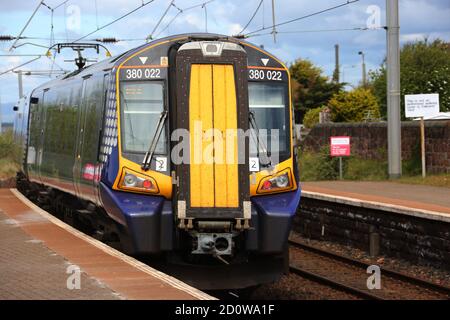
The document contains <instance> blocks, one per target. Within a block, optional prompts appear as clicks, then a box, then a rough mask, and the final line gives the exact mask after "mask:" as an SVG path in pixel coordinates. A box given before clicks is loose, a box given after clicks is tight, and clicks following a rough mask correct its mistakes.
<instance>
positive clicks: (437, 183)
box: [395, 173, 450, 188]
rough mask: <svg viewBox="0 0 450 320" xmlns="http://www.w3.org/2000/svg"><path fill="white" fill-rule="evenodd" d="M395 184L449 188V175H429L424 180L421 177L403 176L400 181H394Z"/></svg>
mask: <svg viewBox="0 0 450 320" xmlns="http://www.w3.org/2000/svg"><path fill="white" fill-rule="evenodd" d="M395 182H399V183H407V184H421V185H427V186H434V187H444V188H450V174H449V173H447V174H435V175H429V176H427V177H425V178H422V176H421V175H419V176H410V177H408V176H403V177H401V178H400V179H398V180H396V181H395Z"/></svg>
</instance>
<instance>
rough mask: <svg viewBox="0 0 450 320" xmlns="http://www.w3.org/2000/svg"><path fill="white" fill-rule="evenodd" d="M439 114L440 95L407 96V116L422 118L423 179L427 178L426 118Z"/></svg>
mask: <svg viewBox="0 0 450 320" xmlns="http://www.w3.org/2000/svg"><path fill="white" fill-rule="evenodd" d="M438 113H439V94H438V93H430V94H407V95H405V116H406V117H407V118H415V117H419V118H420V152H421V159H422V177H423V178H425V177H426V162H425V161H426V160H425V159H426V158H425V121H424V117H428V116H434V115H436V114H438Z"/></svg>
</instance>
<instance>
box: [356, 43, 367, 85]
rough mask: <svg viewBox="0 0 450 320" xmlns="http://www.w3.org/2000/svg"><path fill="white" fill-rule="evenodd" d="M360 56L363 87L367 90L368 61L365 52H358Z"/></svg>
mask: <svg viewBox="0 0 450 320" xmlns="http://www.w3.org/2000/svg"><path fill="white" fill-rule="evenodd" d="M358 54H360V55H361V56H362V65H361V68H362V85H363V87H364V88H366V85H367V81H366V61H365V59H364V52H362V51H360V52H358Z"/></svg>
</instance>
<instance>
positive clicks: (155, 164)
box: [100, 39, 300, 288]
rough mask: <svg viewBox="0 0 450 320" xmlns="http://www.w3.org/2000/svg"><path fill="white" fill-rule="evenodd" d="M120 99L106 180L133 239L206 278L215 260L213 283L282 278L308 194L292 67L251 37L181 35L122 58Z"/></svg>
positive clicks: (137, 249)
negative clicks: (303, 194)
mask: <svg viewBox="0 0 450 320" xmlns="http://www.w3.org/2000/svg"><path fill="white" fill-rule="evenodd" d="M138 70H141V71H138ZM152 75H154V76H152ZM116 100H117V117H118V130H119V134H118V138H119V143H118V148H117V153H118V155H117V157H118V162H117V163H116V164H111V163H110V164H109V166H110V167H113V168H112V169H111V168H107V170H106V175H105V176H104V177H103V179H102V183H101V184H100V185H101V195H102V201H103V203H104V206H105V208H106V209H107V210H106V211H107V212H108V213H109V214H110V215H111V217H112V218H113V219H115V220H116V221H117V222H119V224H120V225H122V226H123V229H122V230H123V234H122V239H123V240H124V241H123V242H124V244H125V247H126V248H125V249H126V250H127V251H128V252H129V253H133V254H155V253H161V252H167V253H168V254H167V257H168V258H169V260H170V261H171V262H174V263H173V264H171V266H173V267H174V269H173V270H171V272H172V273H174V274H178V273H179V275H180V277H181V278H183V279H184V280H186V281H188V282H192V283H196V284H197V285H198V279H195V280H193V279H194V278H196V275H198V274H199V269H200V270H203V269H204V272H203V271H201V272H200V273H201V274H203V275H205V273H206V274H207V273H208V271H209V270H210V268H213V269H211V272H213V273H214V274H215V277H214V278H215V280H214V283H210V282H208V281H206V282H204V283H203V284H202V285H201V286H202V287H203V288H209V287H210V288H217V287H224V288H225V287H247V286H250V285H254V284H258V283H261V282H267V281H272V280H274V279H276V278H277V277H278V276H279V275H280V274H281V273H282V271H283V268H284V266H285V265H284V263H285V254H286V249H287V237H288V234H289V231H290V226H291V222H292V218H293V216H294V214H295V211H296V208H297V206H298V203H299V200H300V188H299V186H298V183H297V181H298V175H297V172H296V169H295V167H296V164H295V157H294V155H293V146H292V142H291V141H292V138H291V137H292V112H291V104H290V86H289V74H288V70H287V68H286V67H285V66H284V65H283V64H282V63H280V62H279V61H278V60H277V59H276V58H274V57H273V56H271V55H268V54H267V53H266V52H264V51H262V50H260V49H259V48H257V47H254V46H252V45H250V44H247V43H238V42H237V41H232V42H229V41H211V40H208V41H201V40H196V41H194V40H191V41H188V40H187V39H181V40H173V39H172V40H167V41H163V42H159V43H156V44H153V45H152V44H150V45H149V46H148V47H146V48H144V49H142V50H139V51H137V52H135V53H134V54H132V55H130V56H129V57H127V58H126V59H124V60H123V61H122V62H121V64H120V66H119V67H118V68H117V71H116ZM272 129H278V130H279V131H278V133H276V139H277V143H276V144H275V145H274V146H272V145H271V140H270V137H271V136H270V132H271V131H270V130H272ZM264 130H266V131H264ZM174 131H175V133H174ZM263 131H264V132H266V133H265V134H266V136H265V139H261V141H260V139H259V138H261V137H264V136H263V133H262V132H263ZM242 134H243V135H244V136H245V135H246V138H245V139H241V138H242V136H241V135H242ZM186 135H187V137H188V139H182V138H181V139H180V137H181V136H183V137H184V138H186ZM272 135H274V133H272ZM171 138H172V139H171ZM172 140H173V141H172ZM262 140H265V141H264V142H263V141H262ZM152 145H153V147H152ZM275 154H276V155H277V156H274V155H275ZM108 171H109V172H117V176H116V178H115V179H114V181H113V180H112V178H111V177H112V176H113V175H112V174H109V176H108ZM108 177H109V178H108ZM108 179H109V181H108ZM108 184H110V186H111V187H109V186H108ZM177 265H182V266H183V268H182V271H179V269H178V268H176V267H175V266H177ZM190 266H195V267H194V268H192V269H190ZM188 270H192V272H191V273H189V271H188ZM234 271H235V272H234ZM231 275H232V276H231ZM236 275H239V277H238V278H239V280H237V281H234V280H235V279H234V278H236ZM230 277H232V278H230ZM220 279H221V280H220ZM209 281H210V280H209ZM221 281H222V283H219V282H221Z"/></svg>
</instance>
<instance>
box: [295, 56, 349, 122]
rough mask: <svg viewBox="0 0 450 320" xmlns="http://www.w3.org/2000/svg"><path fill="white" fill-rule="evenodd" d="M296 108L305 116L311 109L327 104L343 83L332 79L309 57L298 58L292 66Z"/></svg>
mask: <svg viewBox="0 0 450 320" xmlns="http://www.w3.org/2000/svg"><path fill="white" fill-rule="evenodd" d="M289 71H290V73H291V78H292V93H293V101H294V107H295V109H296V110H297V111H298V112H300V114H301V116H302V117H303V116H304V115H305V114H306V112H307V111H308V110H309V109H313V108H317V107H320V106H323V105H326V104H327V102H328V100H329V99H330V98H331V97H332V96H333V94H335V93H337V92H339V91H341V89H342V87H343V85H342V84H338V83H335V82H332V81H330V79H328V77H326V76H325V75H323V71H322V69H320V68H318V67H316V66H314V64H313V63H312V62H311V61H309V60H307V59H297V60H296V61H295V62H294V63H293V64H292V65H291V66H290V67H289Z"/></svg>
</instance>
